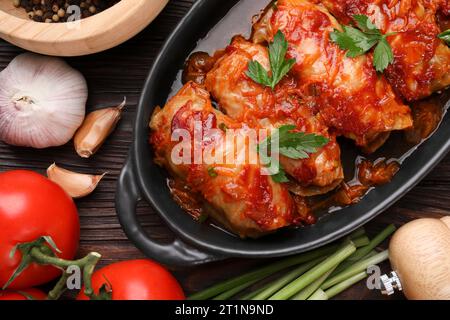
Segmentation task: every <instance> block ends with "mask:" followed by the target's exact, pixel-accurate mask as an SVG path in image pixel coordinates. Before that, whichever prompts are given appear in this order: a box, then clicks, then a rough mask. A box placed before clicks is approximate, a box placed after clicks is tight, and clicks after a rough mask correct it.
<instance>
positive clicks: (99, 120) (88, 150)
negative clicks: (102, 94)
mask: <svg viewBox="0 0 450 320" xmlns="http://www.w3.org/2000/svg"><path fill="white" fill-rule="evenodd" d="M126 102H127V100H126V98H124V100H123V102H122V103H121V104H120V105H118V106H117V107H111V108H104V109H100V110H96V111H93V112H91V113H89V114H88V115H87V117H86V119H85V120H84V122H83V124H82V125H81V127H80V128H79V129H78V131H77V133H76V134H75V137H74V144H75V150H76V151H77V153H78V154H79V155H80V157H82V158H89V157H91V156H92V155H93V154H94V153H96V152H97V150H98V149H99V148H100V147H101V146H102V144H103V143H104V142H105V140H106V138H108V136H109V135H110V134H111V133H112V132H113V130H114V129H115V128H116V126H117V123H118V122H119V120H120V119H121V118H122V112H123V109H124V107H125V105H126Z"/></svg>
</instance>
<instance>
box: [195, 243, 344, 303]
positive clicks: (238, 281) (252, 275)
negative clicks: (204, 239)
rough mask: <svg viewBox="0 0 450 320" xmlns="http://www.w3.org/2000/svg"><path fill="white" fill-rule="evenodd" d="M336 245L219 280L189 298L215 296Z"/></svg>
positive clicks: (202, 298) (305, 260) (323, 254)
mask: <svg viewBox="0 0 450 320" xmlns="http://www.w3.org/2000/svg"><path fill="white" fill-rule="evenodd" d="M337 248H338V247H337V245H330V246H326V247H323V248H320V249H316V250H314V251H311V252H307V253H303V254H300V255H297V256H293V257H289V258H286V259H283V260H281V261H278V262H275V263H272V264H270V265H268V266H265V267H262V268H259V269H257V270H255V271H252V272H248V273H245V274H243V275H241V276H238V277H236V278H233V279H230V280H226V281H223V282H220V283H218V284H216V285H214V286H212V287H210V288H208V289H205V290H203V291H200V292H198V293H195V294H193V295H192V296H190V297H189V300H206V299H210V298H212V297H215V296H217V295H219V294H221V293H223V292H225V291H228V290H231V289H233V288H235V287H237V286H240V285H243V284H244V283H247V282H249V281H253V280H255V279H259V278H260V277H266V276H269V275H272V274H274V273H276V272H278V271H281V270H283V269H286V268H289V267H292V266H295V265H298V264H301V263H305V262H308V261H311V260H314V259H317V258H319V257H322V256H325V255H328V254H330V253H332V252H334V251H336V249H337Z"/></svg>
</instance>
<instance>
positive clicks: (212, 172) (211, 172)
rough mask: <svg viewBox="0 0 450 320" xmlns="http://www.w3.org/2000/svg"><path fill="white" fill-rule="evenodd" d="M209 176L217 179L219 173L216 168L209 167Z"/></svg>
mask: <svg viewBox="0 0 450 320" xmlns="http://www.w3.org/2000/svg"><path fill="white" fill-rule="evenodd" d="M208 175H209V176H210V177H211V178H215V177H217V176H218V174H217V172H216V169H215V168H214V167H209V168H208Z"/></svg>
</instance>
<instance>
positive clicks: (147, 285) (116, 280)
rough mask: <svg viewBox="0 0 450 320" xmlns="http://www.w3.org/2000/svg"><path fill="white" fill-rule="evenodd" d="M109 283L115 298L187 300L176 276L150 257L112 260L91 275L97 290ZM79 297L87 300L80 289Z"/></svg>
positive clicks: (96, 291)
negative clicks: (112, 262) (122, 260)
mask: <svg viewBox="0 0 450 320" xmlns="http://www.w3.org/2000/svg"><path fill="white" fill-rule="evenodd" d="M104 284H106V285H107V286H109V285H110V286H111V287H110V288H111V289H112V300H184V299H185V296H184V293H183V289H181V287H180V285H179V284H178V282H177V280H176V279H175V278H174V277H173V276H172V275H171V274H170V273H169V271H167V270H166V269H165V268H164V267H162V266H161V265H159V264H158V263H156V262H153V261H150V260H131V261H124V262H118V263H114V264H111V265H109V266H106V267H104V268H102V269H100V270H98V271H96V272H94V274H93V276H92V287H93V289H94V292H95V293H96V294H98V292H99V289H100V288H101V287H102V286H103V285H104ZM78 300H88V297H86V296H85V295H84V294H83V289H82V290H81V291H80V294H79V296H78Z"/></svg>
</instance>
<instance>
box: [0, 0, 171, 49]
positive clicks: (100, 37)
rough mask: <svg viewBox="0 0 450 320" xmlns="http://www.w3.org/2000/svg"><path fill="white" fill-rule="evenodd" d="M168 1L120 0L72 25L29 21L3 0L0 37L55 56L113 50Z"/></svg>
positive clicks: (142, 27) (151, 19)
mask: <svg viewBox="0 0 450 320" xmlns="http://www.w3.org/2000/svg"><path fill="white" fill-rule="evenodd" d="M168 2H169V1H168V0H151V1H149V0H121V1H120V2H119V3H117V4H116V5H114V6H112V7H111V8H109V9H107V10H105V11H103V12H100V13H98V14H96V15H94V16H91V17H89V18H86V19H81V20H78V21H74V22H69V23H39V22H34V21H32V20H30V19H29V18H28V17H27V14H26V12H25V10H24V9H22V8H15V7H14V6H13V4H12V1H11V0H0V37H1V38H3V39H5V40H6V41H9V42H11V43H13V44H15V45H17V46H19V47H22V48H24V49H27V50H30V51H34V52H37V53H42V54H47V55H55V56H79V55H87V54H91V53H95V52H99V51H103V50H106V49H110V48H112V47H114V46H117V45H119V44H120V43H122V42H125V41H126V40H128V39H130V38H131V37H133V36H135V35H136V34H137V33H139V32H140V31H141V30H142V29H144V28H145V27H146V26H147V25H148V24H149V23H150V22H152V21H153V19H155V17H156V16H157V15H158V14H159V13H160V12H161V10H162V9H163V8H164V7H165V5H166V4H167V3H168Z"/></svg>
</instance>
